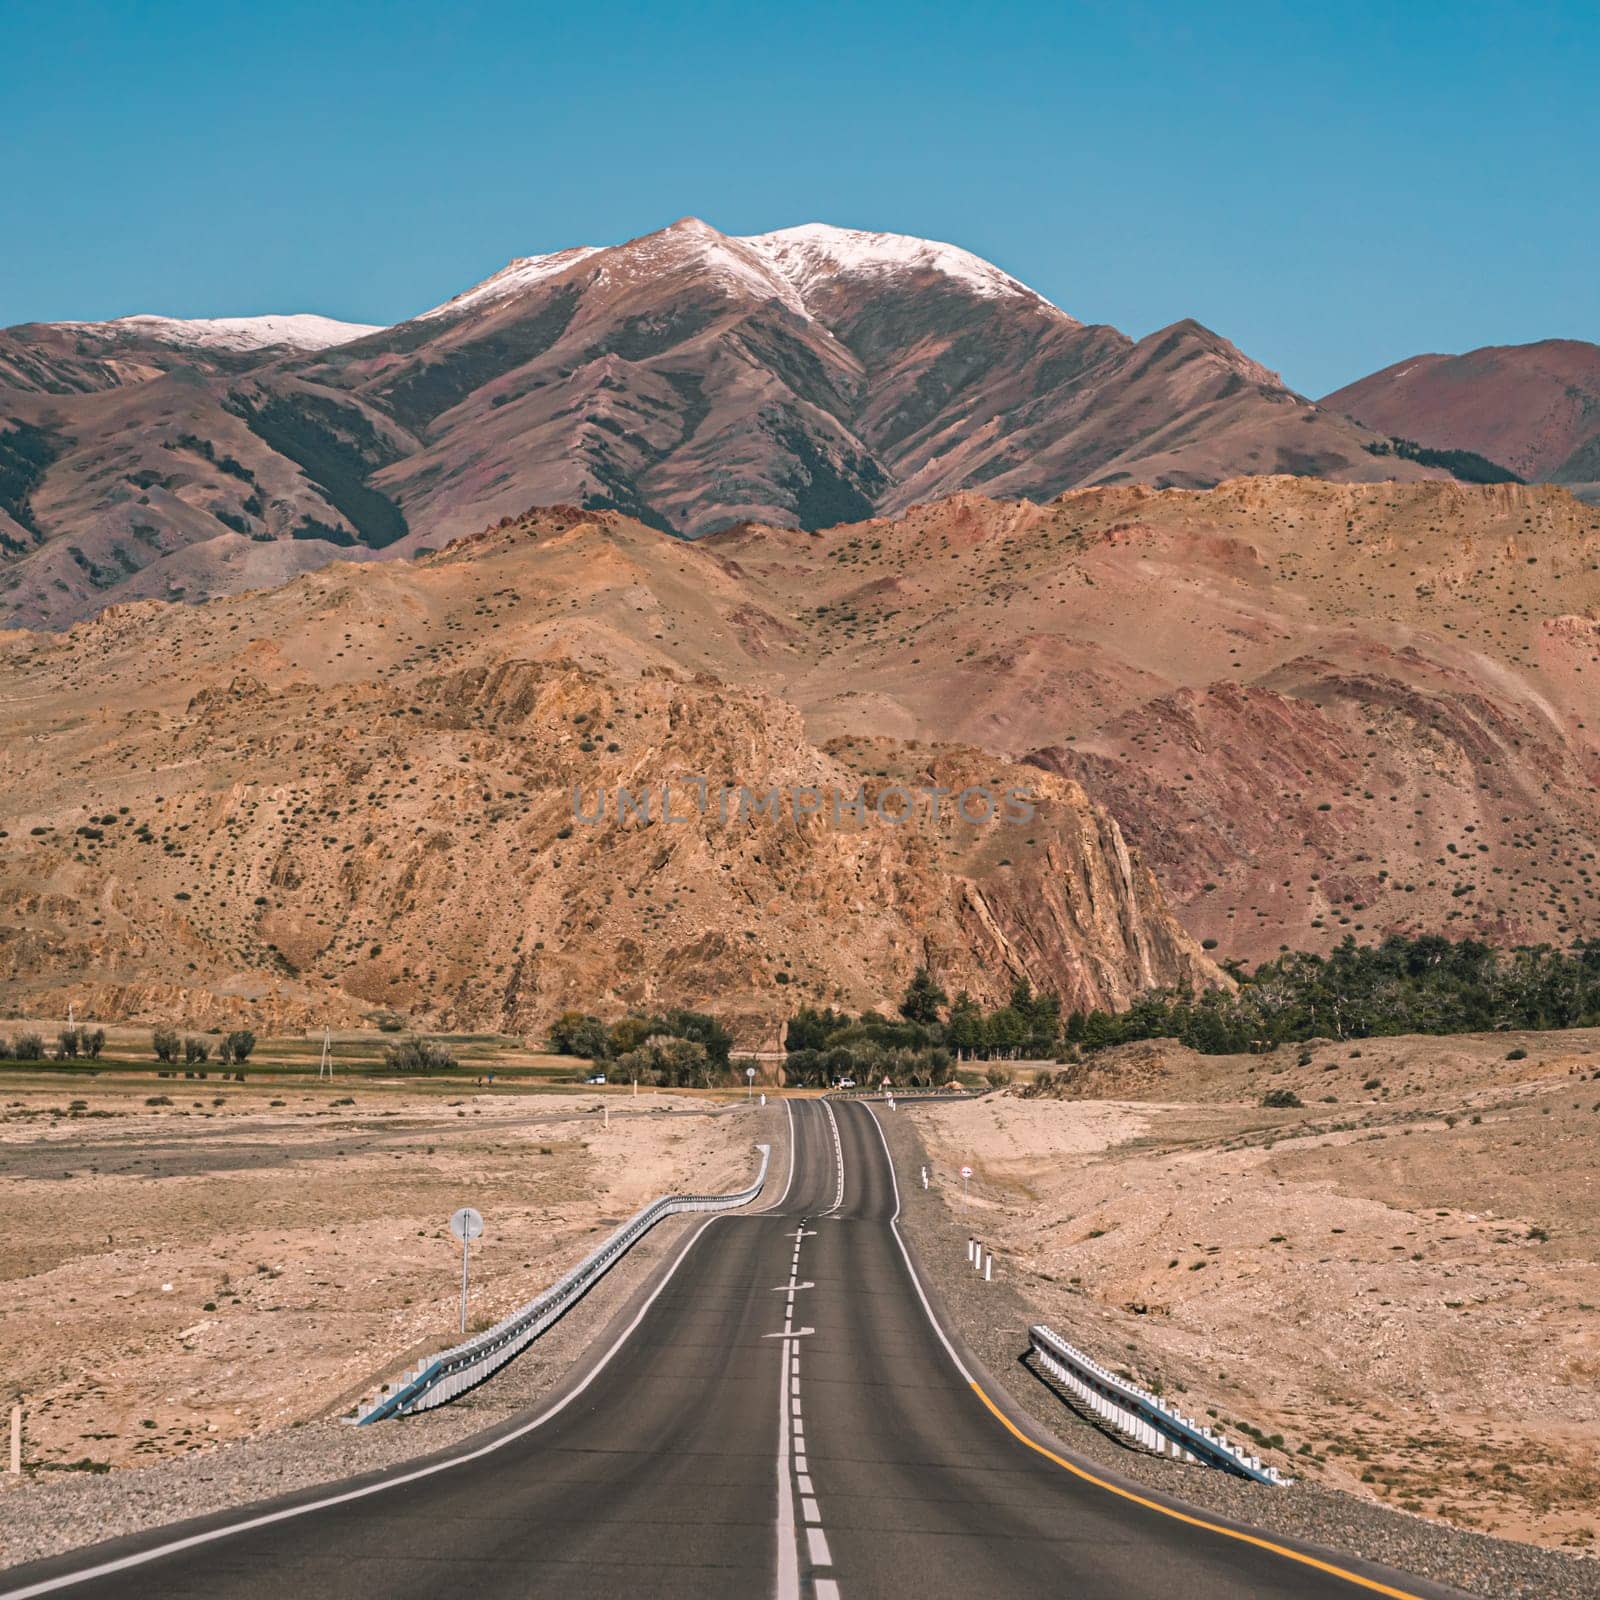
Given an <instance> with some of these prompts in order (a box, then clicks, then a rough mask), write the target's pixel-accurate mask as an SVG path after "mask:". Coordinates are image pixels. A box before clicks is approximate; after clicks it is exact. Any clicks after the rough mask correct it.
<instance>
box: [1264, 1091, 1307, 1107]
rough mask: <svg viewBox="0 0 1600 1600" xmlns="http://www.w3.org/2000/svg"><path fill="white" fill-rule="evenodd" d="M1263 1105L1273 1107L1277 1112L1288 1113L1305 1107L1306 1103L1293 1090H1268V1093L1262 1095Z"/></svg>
mask: <svg viewBox="0 0 1600 1600" xmlns="http://www.w3.org/2000/svg"><path fill="white" fill-rule="evenodd" d="M1261 1103H1262V1105H1264V1106H1270V1107H1272V1109H1273V1110H1275V1111H1287V1110H1291V1109H1293V1108H1295V1107H1298V1106H1303V1105H1304V1104H1305V1101H1303V1100H1302V1099H1301V1098H1300V1096H1299V1095H1297V1094H1296V1093H1295V1092H1294V1090H1293V1089H1268V1090H1267V1092H1266V1093H1265V1094H1264V1095H1262V1097H1261Z"/></svg>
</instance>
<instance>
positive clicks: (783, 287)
mask: <svg viewBox="0 0 1600 1600" xmlns="http://www.w3.org/2000/svg"><path fill="white" fill-rule="evenodd" d="M591 257H593V258H597V259H596V260H595V269H596V270H595V282H596V283H597V284H599V285H606V284H610V285H612V286H617V285H628V284H636V283H646V282H650V281H652V280H654V279H657V278H663V277H666V276H668V275H670V274H673V273H680V272H689V273H693V274H696V275H698V276H701V277H703V278H710V279H711V280H712V281H713V282H715V283H716V284H718V285H719V287H721V288H722V289H723V290H724V291H725V292H727V293H728V294H730V295H732V296H734V297H736V298H754V299H756V300H777V301H779V302H780V303H781V304H782V305H784V306H785V307H786V308H787V309H788V310H789V311H792V312H793V313H794V314H795V315H796V316H799V317H804V318H806V319H808V320H809V319H810V317H811V308H810V307H811V300H812V298H813V297H814V296H815V295H817V294H818V293H820V292H821V291H822V290H823V289H825V288H826V287H827V286H828V285H829V284H831V283H833V282H835V281H836V280H838V279H840V278H851V277H854V278H861V277H867V278H873V277H876V278H884V279H892V278H895V277H902V278H904V277H910V276H914V275H917V274H921V273H937V274H939V275H940V276H942V277H944V278H946V279H948V280H949V281H950V282H951V283H952V284H954V285H956V286H957V287H959V288H961V289H963V290H965V291H966V292H967V293H968V294H971V295H975V296H977V297H978V298H980V299H985V300H997V299H1015V300H1025V301H1030V302H1032V303H1034V304H1035V305H1040V306H1048V305H1049V304H1050V302H1049V301H1047V300H1046V299H1045V298H1044V296H1043V295H1041V294H1038V293H1037V292H1035V291H1034V290H1032V289H1030V288H1029V287H1028V286H1027V285H1026V284H1025V283H1021V282H1019V281H1018V280H1017V279H1016V278H1013V277H1012V276H1011V275H1010V274H1009V273H1006V272H1002V271H1001V270H1000V268H999V267H997V266H995V265H993V264H992V263H991V262H988V261H985V260H984V259H983V258H982V257H981V256H975V255H973V254H972V252H971V251H969V250H963V249H961V248H960V247H959V246H957V245H953V244H942V243H940V242H939V241H937V240H934V239H918V238H914V237H911V236H910V235H907V234H900V233H868V232H865V231H864V230H862V229H859V228H834V227H830V226H829V225H828V224H826V223H822V222H808V223H804V224H802V225H801V226H799V227H796V228H780V229H779V230H778V231H776V232H775V233H757V234H749V235H745V236H742V237H741V236H739V235H735V234H726V233H721V232H719V231H718V230H717V229H716V228H713V227H712V226H711V225H710V224H709V223H706V222H702V221H701V220H700V219H699V218H698V217H681V218H680V219H679V220H678V221H677V222H674V223H672V224H671V225H670V226H668V227H665V228H662V229H660V230H658V231H657V232H655V233H649V234H645V235H644V236H643V237H641V238H638V239H631V240H629V241H627V242H626V243H624V244H619V245H612V246H609V247H597V246H595V245H577V246H574V247H572V248H569V249H566V250H557V251H554V252H552V253H551V254H549V255H538V256H523V257H521V258H520V259H518V260H516V261H513V262H511V263H510V264H509V265H508V266H506V267H503V268H501V270H500V271H499V272H497V273H495V274H494V275H493V276H492V277H489V278H485V279H484V280H483V282H482V283H479V284H477V285H475V286H474V287H473V288H471V289H468V290H466V291H465V292H464V293H462V294H458V295H457V296H456V297H455V298H454V299H453V300H447V301H446V302H445V303H444V304H443V305H439V306H435V307H433V309H432V310H430V311H424V312H423V313H422V317H421V318H419V319H418V320H422V318H429V317H440V316H447V315H454V314H455V313H457V312H461V311H470V310H475V309H481V308H483V307H486V306H489V305H493V304H494V303H496V302H497V301H500V300H504V299H507V298H509V297H511V296H513V295H517V294H521V293H523V292H524V291H525V290H528V289H531V288H533V287H534V286H535V285H536V284H538V283H540V282H542V281H543V280H545V279H547V278H553V277H556V276H557V275H559V274H561V273H563V272H566V271H567V270H568V269H569V268H571V267H574V266H576V265H577V264H578V263H579V262H582V261H587V260H589V259H590V258H591ZM1051 309H1052V310H1054V309H1055V308H1054V307H1051ZM1056 314H1057V315H1064V313H1061V312H1057V313H1056Z"/></svg>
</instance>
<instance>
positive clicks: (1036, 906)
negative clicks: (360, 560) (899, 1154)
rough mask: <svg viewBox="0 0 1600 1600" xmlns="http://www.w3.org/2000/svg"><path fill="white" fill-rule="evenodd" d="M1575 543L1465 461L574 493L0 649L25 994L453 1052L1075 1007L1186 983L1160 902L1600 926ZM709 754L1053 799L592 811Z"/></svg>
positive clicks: (1597, 664) (1597, 580)
mask: <svg viewBox="0 0 1600 1600" xmlns="http://www.w3.org/2000/svg"><path fill="white" fill-rule="evenodd" d="M1597 551H1600V511H1596V510H1594V509H1592V508H1590V507H1586V506H1584V505H1582V504H1580V503H1578V502H1576V501H1574V500H1573V499H1572V498H1571V496H1570V495H1568V494H1567V493H1566V492H1565V491H1564V490H1561V489H1558V488H1553V487H1522V486H1517V485H1496V486H1491V487H1469V486H1465V485H1460V484H1454V483H1446V482H1439V483H1420V484H1411V485H1397V484H1377V485H1354V484H1331V483H1325V482H1320V481H1317V480H1309V479H1290V478H1282V477H1278V478H1260V479H1242V480H1237V481H1233V482H1229V483H1227V484H1224V485H1222V486H1221V487H1219V488H1217V489H1215V490H1211V491H1209V492H1196V491H1178V490H1167V491H1155V490H1152V489H1149V488H1144V487H1139V486H1128V487H1118V488H1110V489H1095V490H1079V491H1074V492H1071V493H1069V494H1066V495H1064V496H1062V497H1060V498H1059V499H1057V500H1056V501H1054V502H1051V503H1049V504H1047V505H1037V504H1033V503H1030V502H1027V501H994V500H988V499H984V498H982V497H978V496H974V495H960V496H956V497H954V498H952V499H951V500H948V501H945V502H942V503H939V504H935V505H930V506H926V507H919V508H914V509H913V510H911V511H910V512H908V513H906V514H905V515H904V516H902V517H898V518H874V519H870V520H868V521H866V522H862V523H859V524H855V525H850V526H844V527H839V528H833V529H828V530H825V531H813V532H807V531H803V530H792V529H779V528H774V527H770V526H764V525H747V526H742V527H739V528H734V529H729V530H726V531H724V532H722V533H719V534H716V535H714V536H711V537H708V538H705V539H702V540H699V541H696V542H693V543H688V542H685V541H682V540H678V539H674V538H672V537H670V536H665V535H663V534H661V533H660V532H658V531H657V530H654V529H651V528H648V527H646V526H644V525H642V524H640V523H638V522H637V521H635V520H633V519H630V518H627V517H625V516H622V515H621V514H619V513H615V512H598V513H596V512H583V511H581V510H576V509H554V510H547V511H542V512H536V513H532V514H530V515H529V516H527V517H524V518H519V519H511V520H508V521H506V522H505V523H504V524H503V525H500V526H497V527H495V528H493V529H491V530H489V531H487V532H485V533H483V534H480V535H478V536H475V537H473V538H471V539H467V540H464V541H461V542H458V543H456V544H454V545H452V546H451V547H449V548H448V549H446V550H444V551H441V552H438V553H436V554H432V555H429V556H427V557H424V558H422V559H420V560H416V561H394V562H384V563H371V562H369V563H365V564H352V563H347V562H338V563H335V564H332V565H330V566H328V567H326V568H324V569H323V570H321V571H319V572H317V573H314V574H309V575H303V576H300V577H298V578H296V579H294V580H293V581H291V582H290V583H288V584H286V585H284V586H283V587H281V588H278V589H275V590H271V591H268V592H263V593H254V594H249V595H243V596H238V597H233V598H221V599H218V600H215V601H213V602H211V603H209V604H207V605H205V606H204V607H202V608H200V609H198V610H195V609H189V608H186V607H181V606H173V605H161V604H150V603H141V604H135V605H129V606H121V607H116V608H113V609H112V610H110V611H108V612H106V613H105V614H104V615H103V616H101V617H100V618H99V619H98V620H97V621H95V622H92V623H85V624H79V625H77V626H75V627H74V628H72V629H70V630H69V631H67V632H65V633H61V634H50V633H11V634H8V635H0V680H3V681H4V683H5V685H6V689H5V693H4V697H3V699H0V715H3V717H4V724H5V732H6V738H5V740H4V743H3V746H0V817H3V818H5V819H6V820H5V823H4V827H5V830H6V835H7V836H6V837H4V838H0V905H3V907H4V914H3V916H0V985H3V988H0V997H3V998H4V999H5V1000H6V1001H8V1002H9V1003H10V1004H11V1005H12V1006H19V1005H25V1006H31V1007H37V1006H39V1005H42V1004H45V1003H47V1002H48V1003H56V1002H59V1001H62V1000H64V999H66V998H68V997H69V996H70V993H74V992H75V993H78V994H80V995H81V994H83V993H84V992H85V985H87V986H88V988H89V990H90V991H92V995H93V998H94V1001H95V1003H96V1005H97V1006H100V1007H102V1008H104V1009H110V1010H116V1011H120V1012H122V1013H123V1014H127V1013H130V1012H135V1011H140V1012H146V1013H148V1012H150V1011H151V1010H153V1009H154V1010H160V1009H162V1008H166V1009H169V1010H172V1009H184V1010H186V1011H187V1012H189V1013H190V1014H191V1015H194V1016H197V1017H204V1018H217V1017H220V1016H223V1015H233V1014H236V1013H238V1012H240V1011H246V1010H248V1009H249V1006H248V1005H247V1002H253V1003H254V1006H255V1008H256V1009H257V1012H258V1014H259V1013H270V1014H272V1015H274V1016H281V1017H287V1018H299V1019H309V1018H315V1017H317V1016H321V1015H324V1014H329V1015H340V1016H351V1015H355V1014H359V1013H361V1012H363V1011H370V1010H372V1009H374V1008H376V1007H380V1006H384V1005H390V1006H393V1007H394V1008H396V1009H398V1010H401V1011H404V1012H407V1013H408V1014H412V1015H415V1016H417V1017H419V1018H421V1019H425V1020H428V1021H433V1022H441V1023H442V1022H448V1023H451V1024H453V1025H457V1026H466V1025H473V1026H478V1025H489V1024H495V1025H514V1026H530V1025H534V1024H536V1023H537V1022H538V1021H539V1020H540V1019H542V1018H543V1017H544V1016H546V1015H548V1014H549V1012H550V1011H551V1010H553V1009H560V1008H561V1007H562V1006H564V1005H566V1004H570V1003H582V1004H589V1005H600V1006H620V1005H623V1004H645V1003H652V1002H660V1003H666V1002H668V1001H672V1000H681V1001H690V1002H700V1003H705V1002H706V1001H708V1000H711V999H715V1001H716V1003H717V1004H718V1007H719V1009H724V1010H727V1011H729V1012H730V1013H733V1014H736V1015H737V1016H738V1017H739V1018H740V1019H741V1024H742V1027H743V1029H744V1031H745V1034H746V1037H747V1038H753V1037H770V1029H771V1025H772V1022H773V1020H774V1019H775V1018H776V1017H777V1016H779V1015H781V1014H782V1013H783V1012H784V1011H785V1010H787V1009H790V1008H791V1007H792V1005H793V1003H794V1002H795V1001H796V1000H798V999H819V1000H834V1001H841V1000H842V1001H844V1002H846V1003H849V1004H853V1005H861V1004H870V1003H883V1002H885V1001H888V1000H890V999H892V997H893V996H894V994H895V992H896V990H897V988H898V986H899V985H900V984H901V983H902V982H903V981H904V975H905V973H906V972H907V970H908V969H909V968H910V967H911V966H913V965H915V964H916V963H917V962H918V961H923V960H926V961H928V962H930V963H931V964H932V965H933V966H934V968H935V969H936V970H937V971H938V972H939V973H940V974H941V976H943V977H944V978H945V980H946V982H947V983H948V984H952V985H954V984H961V983H964V984H966V985H968V986H969V987H971V988H973V989H974V990H975V991H977V992H980V993H983V994H986V995H990V996H993V995H996V994H998V993H1001V992H1003V990H1004V987H1005V985H1006V984H1007V983H1008V982H1009V980H1010V978H1011V977H1012V976H1014V975H1018V974H1022V975H1027V976H1029V977H1030V978H1032V980H1033V981H1035V982H1036V983H1041V984H1048V985H1049V986H1050V987H1053V988H1057V989H1059V990H1060V991H1061V992H1062V993H1063V994H1064V995H1065V996H1066V997H1067V998H1068V999H1069V1001H1072V1002H1073V1003H1080V1004H1081V1003H1088V1002H1093V1001H1104V1002H1109V1003H1116V1002H1119V1001H1121V1000H1122V999H1124V998H1126V997H1127V996H1128V995H1130V994H1131V993H1133V992H1136V991H1137V990H1138V989H1139V988H1141V987H1143V986H1146V985H1148V984H1152V983H1156V984H1164V983H1172V982H1177V981H1183V980H1185V979H1188V980H1192V981H1205V980H1206V978H1207V977H1208V975H1210V974H1211V972H1212V970H1213V969H1211V968H1210V967H1209V965H1208V963H1207V962H1206V961H1205V959H1204V958H1203V957H1202V956H1201V955H1200V953H1199V950H1198V948H1197V946H1196V945H1195V943H1194V942H1193V940H1192V939H1191V938H1190V936H1189V934H1186V933H1184V932H1183V931H1182V929H1181V928H1180V927H1179V925H1178V922H1177V921H1175V920H1174V918H1173V915H1172V912H1171V911H1169V909H1168V907H1169V904H1170V905H1171V906H1172V907H1174V908H1175V909H1176V913H1177V917H1178V918H1179V919H1181V921H1182V922H1183V923H1184V924H1186V925H1187V927H1188V928H1189V929H1190V930H1191V932H1192V934H1193V935H1194V937H1195V938H1204V939H1206V940H1208V941H1215V943H1216V949H1217V955H1218V956H1219V957H1221V956H1238V957H1242V958H1245V959H1254V958H1259V957H1262V956H1265V955H1269V954H1271V953H1274V952H1275V951H1276V950H1277V949H1278V948H1279V946H1280V944H1285V943H1287V944H1290V945H1295V946H1302V947H1310V948H1320V947H1326V946H1327V945H1329V944H1331V943H1333V942H1334V941H1336V940H1337V939H1339V938H1341V937H1343V936H1344V935H1346V934H1347V933H1354V934H1356V935H1357V936H1358V937H1361V938H1371V937H1376V936H1378V935H1379V934H1381V933H1382V932H1384V931H1386V930H1391V929H1397V930H1404V931H1409V932H1417V931H1425V930H1429V931H1431V930H1443V931H1446V932H1451V933H1466V932H1476V933H1479V934H1482V935H1485V936H1487V937H1490V938H1492V939H1494V940H1495V941H1497V942H1501V943H1512V942H1523V941H1533V940H1540V939H1550V940H1555V941H1560V942H1565V941H1567V940H1569V939H1571V938H1574V937H1578V936H1600V901H1597V898H1596V896H1597V890H1600V885H1597V881H1596V880H1597V877H1600V865H1597V863H1596V859H1595V851H1594V847H1593V840H1594V838H1595V837H1596V835H1597V832H1600V804H1597V802H1596V799H1595V793H1596V779H1597V777H1600V620H1597V619H1600V556H1597V553H1596V552H1597ZM693 775H700V776H703V777H705V778H707V779H708V780H709V781H710V782H711V783H712V784H713V785H717V784H721V783H729V784H737V783H741V782H742V783H749V784H753V785H755V786H758V787H759V786H762V785H764V784H766V783H768V782H780V783H787V782H804V783H816V784H818V785H832V786H835V787H842V788H845V789H847V790H848V789H852V788H853V786H854V784H855V783H856V782H858V781H859V782H862V783H864V784H866V785H867V787H868V789H869V791H871V792H876V791H877V789H878V788H879V787H881V786H883V785H886V784H889V783H891V782H894V781H897V780H899V781H903V782H906V783H908V784H911V785H912V786H914V787H915V786H921V785H927V784H934V785H936V786H940V787H944V788H951V789H958V788H960V787H963V786H965V785H966V784H968V783H970V782H973V781H975V778H976V777H981V778H982V779H983V780H985V781H987V782H988V783H990V784H992V785H994V786H996V787H1001V788H1003V787H1005V786H1006V785H1009V784H1012V783H1019V782H1021V783H1032V784H1035V785H1036V786H1037V787H1038V788H1039V790H1040V793H1041V796H1042V803H1041V806H1040V811H1039V817H1038V822H1037V825H1036V826H1030V827H1011V826H1006V825H999V824H997V825H995V826H991V827H979V828H974V827H972V826H970V825H965V824H958V823H957V822H955V821H954V820H953V819H951V818H950V817H949V816H948V814H947V815H946V816H945V817H944V819H943V820H942V821H941V822H940V823H939V824H938V825H933V824H932V823H931V821H929V820H927V819H924V820H923V821H921V822H919V825H918V826H916V827H914V828H909V827H908V828H904V829H896V828H893V827H890V826H886V825H880V824H877V823H869V824H868V826H867V827H866V828H864V829H855V828H853V827H844V828H842V829H841V828H835V827H833V826H831V825H825V824H823V823H820V822H816V821H813V822H811V823H808V824H806V825H804V826H802V827H799V828H796V827H795V826H794V825H793V824H790V825H788V826H785V827H782V828H766V827H765V825H763V826H762V827H756V826H754V825H751V826H747V827H744V828H739V827H730V826H726V825H720V824H714V823H713V822H711V821H708V820H706V819H701V820H700V821H698V822H695V823H692V824H691V825H686V826H684V827H682V829H681V831H678V830H675V829H673V828H669V827H663V826H659V825H652V826H650V827H640V826H637V825H636V824H632V823H630V824H629V825H628V826H627V827H625V828H622V829H614V828H605V829H599V830H596V829H592V828H589V827H587V826H586V825H584V824H582V823H576V822H574V820H573V818H572V816H571V806H570V797H569V792H568V791H569V787H570V786H571V785H572V784H574V783H576V784H580V785H585V786H589V788H588V789H586V793H589V794H592V790H593V789H594V788H599V787H606V788H611V789H614V787H615V786H616V785H617V784H619V783H621V784H628V785H632V786H635V787H637V786H638V785H639V784H642V783H652V784H654V783H660V782H665V781H677V780H679V779H681V778H683V777H685V776H693ZM680 795H681V792H680ZM679 803H680V804H681V797H680V802H679ZM564 830H565V831H564ZM1147 867H1148V868H1149V869H1151V870H1153V872H1154V875H1155V876H1154V881H1152V879H1151V878H1150V877H1149V876H1148V875H1147V871H1146V868H1147ZM1158 883H1159V885H1160V887H1159V888H1158V887H1157V884H1158Z"/></svg>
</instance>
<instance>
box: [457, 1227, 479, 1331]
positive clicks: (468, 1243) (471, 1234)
mask: <svg viewBox="0 0 1600 1600" xmlns="http://www.w3.org/2000/svg"><path fill="white" fill-rule="evenodd" d="M450 1231H451V1233H453V1234H454V1235H455V1236H456V1238H458V1239H459V1240H460V1241H461V1333H462V1336H463V1337H465V1336H466V1332H467V1252H468V1251H469V1250H470V1249H471V1248H472V1241H473V1240H474V1239H476V1238H478V1237H479V1236H480V1235H481V1234H482V1233H483V1213H482V1212H481V1211H474V1210H473V1208H472V1207H471V1206H462V1208H461V1209H460V1210H459V1211H458V1212H456V1213H455V1215H454V1216H452V1217H451V1218H450Z"/></svg>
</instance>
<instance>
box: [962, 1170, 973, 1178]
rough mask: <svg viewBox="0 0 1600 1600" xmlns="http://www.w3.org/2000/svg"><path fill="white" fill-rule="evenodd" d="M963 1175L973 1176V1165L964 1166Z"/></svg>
mask: <svg viewBox="0 0 1600 1600" xmlns="http://www.w3.org/2000/svg"><path fill="white" fill-rule="evenodd" d="M961 1176H962V1177H963V1178H970V1177H971V1176H972V1168H971V1167H963V1168H962V1169H961Z"/></svg>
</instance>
